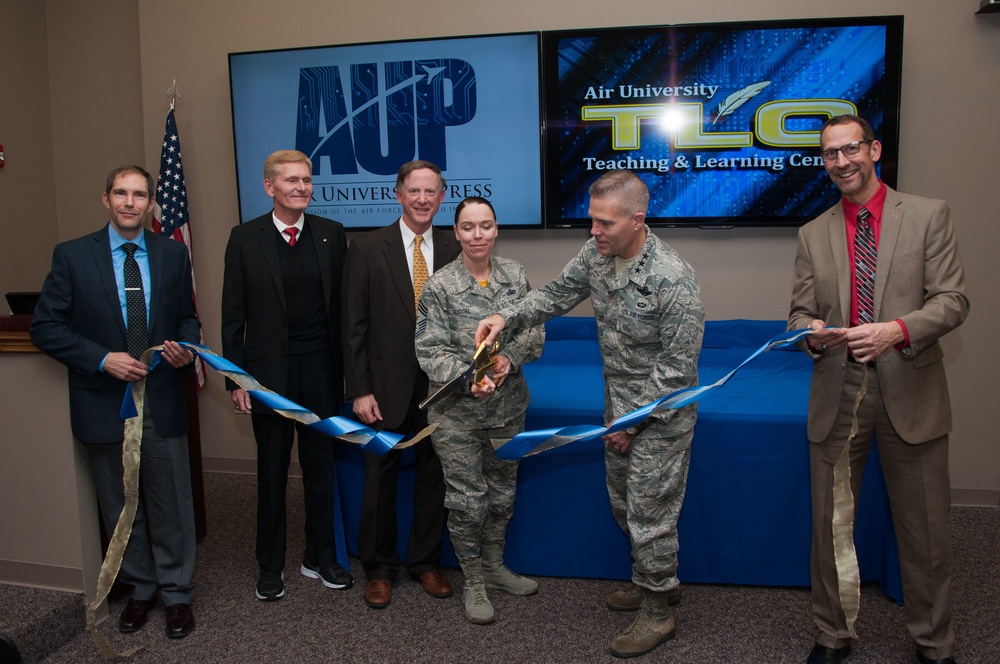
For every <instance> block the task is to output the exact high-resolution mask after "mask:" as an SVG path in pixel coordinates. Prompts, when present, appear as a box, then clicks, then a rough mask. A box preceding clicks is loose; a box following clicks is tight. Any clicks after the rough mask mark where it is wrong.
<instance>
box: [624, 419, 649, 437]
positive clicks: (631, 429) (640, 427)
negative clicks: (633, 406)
mask: <svg viewBox="0 0 1000 664" xmlns="http://www.w3.org/2000/svg"><path fill="white" fill-rule="evenodd" d="M647 426H649V422H647V421H646V420H643V421H642V422H639V423H638V424H636V425H635V426H634V427H629V428H628V429H625V433H627V434H628V435H630V436H632V437H633V438H634V437H635V436H638V435H639V433H640V432H641V431H642V430H643V429H645V428H646V427H647Z"/></svg>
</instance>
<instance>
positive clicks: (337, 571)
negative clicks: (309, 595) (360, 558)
mask: <svg viewBox="0 0 1000 664" xmlns="http://www.w3.org/2000/svg"><path fill="white" fill-rule="evenodd" d="M299 571H300V572H302V576H307V577H309V578H310V579H319V580H320V581H322V582H323V585H324V586H326V587H327V588H335V589H337V590H347V589H348V588H350V587H351V586H353V585H354V577H353V576H351V574H350V572H348V571H347V570H345V569H344V568H343V567H341V566H340V565H338V564H337V563H320V564H319V565H313V564H311V563H310V562H309V561H308V560H303V561H302V567H301V568H299Z"/></svg>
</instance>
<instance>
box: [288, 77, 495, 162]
mask: <svg viewBox="0 0 1000 664" xmlns="http://www.w3.org/2000/svg"><path fill="white" fill-rule="evenodd" d="M349 70H350V81H348V82H347V84H348V88H349V90H345V82H344V81H343V80H342V77H341V75H340V72H341V67H338V66H335V65H331V66H327V67H305V68H303V69H300V70H299V103H298V124H297V128H296V133H295V148H296V149H297V150H301V151H302V152H305V153H306V154H307V155H309V158H310V159H312V162H313V174H314V175H323V174H329V175H348V174H354V173H357V172H358V169H359V168H361V169H364V170H365V171H368V172H370V173H374V174H376V175H395V174H396V171H397V170H398V169H399V165H400V164H402V163H404V162H407V161H410V160H412V159H425V160H427V161H432V162H434V163H435V164H437V165H438V166H440V167H441V169H442V170H446V169H447V168H448V152H447V146H446V142H445V138H446V137H445V129H446V128H447V127H454V126H458V125H463V124H465V123H466V122H469V121H470V120H471V119H472V118H473V117H475V115H476V72H475V71H474V70H473V69H472V65H470V64H469V63H468V62H465V61H464V60H456V59H450V58H449V59H439V60H410V61H407V60H404V61H398V62H382V63H374V62H372V63H364V64H357V65H351V66H350V68H349ZM348 92H349V94H350V96H349V97H348V96H347V95H348Z"/></svg>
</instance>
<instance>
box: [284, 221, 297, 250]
mask: <svg viewBox="0 0 1000 664" xmlns="http://www.w3.org/2000/svg"><path fill="white" fill-rule="evenodd" d="M282 232H283V233H285V234H286V235H288V246H289V247H294V246H295V236H296V235H298V233H299V229H298V228H296V227H295V226H289V227H288V228H286V229H285V230H283V231H282Z"/></svg>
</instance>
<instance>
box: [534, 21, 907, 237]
mask: <svg viewBox="0 0 1000 664" xmlns="http://www.w3.org/2000/svg"><path fill="white" fill-rule="evenodd" d="M902 44H903V18H902V17H901V16H883V17H868V18H828V19H817V20H811V19H810V20H787V21H766V22H747V23H716V24H706V25H676V26H655V27H629V28H609V29H594V30H565V31H556V32H544V33H543V35H542V72H543V80H544V85H545V93H544V98H545V104H546V111H545V116H546V151H545V168H544V172H545V176H546V186H545V191H546V219H547V224H548V226H550V227H584V226H589V220H588V219H587V199H588V197H587V188H588V187H589V185H590V184H591V182H593V181H594V180H596V179H597V178H598V177H599V176H600V175H601V174H602V173H604V172H605V171H607V170H609V169H616V168H629V169H630V170H633V171H635V172H636V173H637V174H638V175H639V176H640V177H641V178H642V179H643V181H644V182H646V184H647V185H648V186H649V189H650V195H651V202H650V209H649V222H650V224H651V225H654V226H689V227H705V228H729V227H734V226H797V225H801V224H803V223H805V222H807V221H809V220H810V219H812V218H813V217H815V216H816V215H818V214H819V213H821V212H822V211H823V210H825V209H827V208H828V207H830V206H831V205H833V204H834V203H835V202H836V201H837V200H838V197H839V194H838V192H837V190H836V188H835V187H834V186H833V185H832V184H831V183H830V180H829V178H828V177H827V175H826V172H825V171H824V169H823V165H822V161H821V160H820V159H819V154H818V146H819V128H820V126H821V125H822V123H823V121H824V120H825V119H826V118H827V117H829V116H830V115H838V114H841V113H856V114H858V115H861V116H863V117H865V118H866V119H868V120H869V121H870V122H871V123H872V125H873V127H874V129H875V132H876V135H877V136H878V137H879V138H880V140H881V141H882V143H883V152H882V159H881V162H880V177H881V178H882V179H883V180H884V181H885V182H886V183H887V184H889V185H891V186H895V183H896V170H897V157H898V133H899V100H900V72H901V61H902Z"/></svg>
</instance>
